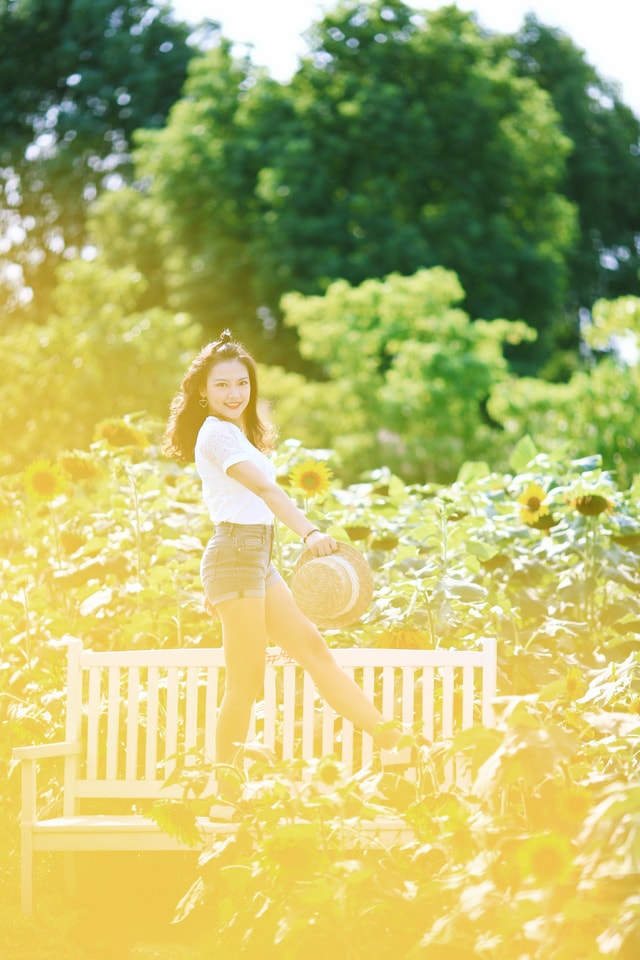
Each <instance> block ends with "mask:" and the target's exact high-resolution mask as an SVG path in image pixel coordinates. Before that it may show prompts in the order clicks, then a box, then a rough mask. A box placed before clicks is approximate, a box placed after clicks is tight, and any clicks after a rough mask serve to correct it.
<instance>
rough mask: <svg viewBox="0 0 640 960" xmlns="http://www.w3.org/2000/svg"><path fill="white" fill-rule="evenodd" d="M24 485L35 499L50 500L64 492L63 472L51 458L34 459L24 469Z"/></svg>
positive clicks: (65, 485)
mask: <svg viewBox="0 0 640 960" xmlns="http://www.w3.org/2000/svg"><path fill="white" fill-rule="evenodd" d="M24 486H25V490H26V491H27V493H28V494H30V496H32V497H34V498H35V499H36V500H45V501H47V502H50V501H51V500H55V499H56V497H59V496H61V495H62V494H63V493H65V492H66V489H67V483H66V480H65V476H64V473H63V472H62V470H61V469H60V467H59V466H58V464H56V463H52V462H51V460H35V461H34V462H33V463H31V464H29V466H28V467H26V468H25V471H24Z"/></svg>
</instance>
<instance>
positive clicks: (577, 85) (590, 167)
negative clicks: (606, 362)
mask: <svg viewBox="0 0 640 960" xmlns="http://www.w3.org/2000/svg"><path fill="white" fill-rule="evenodd" d="M498 48H499V50H501V52H502V53H504V52H505V51H507V50H508V51H509V53H510V55H511V57H512V58H513V60H514V62H515V64H516V68H517V70H518V73H519V74H520V75H521V76H526V77H531V78H532V79H534V80H535V81H536V83H537V84H538V85H539V86H540V87H542V88H543V89H544V90H547V91H548V92H549V94H550V95H551V97H552V99H553V104H554V106H555V108H556V110H557V111H558V113H559V115H560V119H561V126H562V129H563V131H564V133H565V134H566V135H567V136H568V137H569V138H570V139H571V141H572V143H573V149H572V151H571V154H570V156H569V158H568V160H567V173H566V181H565V183H564V185H563V192H564V193H565V195H566V196H567V198H568V199H569V200H571V201H572V202H573V203H574V204H575V205H576V207H577V209H578V211H579V218H580V230H579V233H578V235H577V239H576V243H575V245H574V246H573V248H572V249H571V251H570V253H569V258H568V264H569V270H570V283H569V299H568V303H567V306H568V308H569V309H570V310H573V311H574V312H575V309H576V308H577V307H581V306H582V307H584V306H587V307H590V306H591V305H592V304H593V303H594V302H595V301H596V300H598V299H601V298H606V299H613V298H616V297H619V296H621V295H623V294H638V293H640V269H639V268H640V249H639V243H638V241H639V236H640V119H639V118H638V117H636V116H634V114H633V111H632V110H630V108H629V107H628V106H626V105H625V104H624V103H623V102H622V101H621V99H620V95H619V91H618V89H617V87H616V85H615V83H613V82H611V81H607V80H605V79H603V78H602V77H600V76H599V75H598V73H597V71H596V70H595V69H594V68H593V67H592V66H591V64H590V63H589V62H588V61H587V60H586V59H585V55H584V52H583V51H582V50H580V49H579V48H578V47H576V46H575V44H574V43H573V42H572V41H571V39H570V38H569V37H568V36H566V34H563V33H562V32H561V31H560V30H557V29H554V28H552V27H547V26H545V25H544V24H542V23H540V21H539V20H537V19H536V17H535V16H533V15H529V16H528V17H527V18H526V19H525V22H524V25H523V26H522V28H521V29H520V30H519V31H518V32H517V33H516V34H515V36H513V37H505V38H503V39H502V40H498ZM573 343H575V338H574V340H573Z"/></svg>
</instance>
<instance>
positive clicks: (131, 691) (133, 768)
mask: <svg viewBox="0 0 640 960" xmlns="http://www.w3.org/2000/svg"><path fill="white" fill-rule="evenodd" d="M127 701H128V711H127V747H126V757H127V759H126V763H125V777H126V778H127V780H135V779H136V774H137V771H138V735H139V724H140V717H139V708H140V667H137V666H136V667H131V668H130V670H129V680H128V684H127Z"/></svg>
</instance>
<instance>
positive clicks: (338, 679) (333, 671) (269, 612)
mask: <svg viewBox="0 0 640 960" xmlns="http://www.w3.org/2000/svg"><path fill="white" fill-rule="evenodd" d="M266 625H267V636H268V638H269V640H270V641H271V642H273V643H276V644H278V646H280V647H282V649H283V650H286V652H287V653H288V654H289V655H290V656H292V657H293V658H294V659H295V660H296V661H297V662H298V663H299V664H300V666H301V667H303V668H304V669H305V670H306V671H307V672H308V673H309V674H310V676H311V678H312V680H313V681H314V683H315V685H316V686H317V688H318V691H319V693H320V695H321V696H322V697H323V698H324V699H325V700H326V701H327V703H328V704H329V705H330V706H331V707H333V709H334V710H335V711H336V712H337V713H339V714H340V715H341V716H343V717H345V718H346V719H347V720H350V721H351V722H352V723H354V724H355V725H356V726H358V727H360V729H361V730H364V731H365V732H366V733H369V734H371V735H372V736H375V739H376V742H377V743H378V744H379V745H380V746H381V747H386V748H391V747H393V746H395V744H396V742H397V740H398V739H399V733H398V731H397V730H394V729H391V730H384V731H379V730H377V729H376V728H377V726H378V724H380V723H383V722H384V720H385V718H384V717H383V716H382V714H381V713H380V711H379V710H377V709H376V707H375V706H374V705H373V703H372V702H371V701H370V700H369V698H368V697H367V696H366V695H365V694H364V693H363V691H362V690H361V688H360V687H359V686H358V684H357V683H356V682H355V680H352V679H351V677H349V676H348V675H347V674H346V673H345V672H344V670H342V668H341V667H340V666H339V664H338V663H336V660H335V658H334V656H333V654H332V653H331V651H330V649H329V648H328V646H327V644H326V643H325V641H324V639H323V638H322V636H321V634H320V632H319V630H318V628H317V627H316V626H315V624H313V623H311V621H310V620H308V619H307V617H306V616H305V615H304V614H303V613H302V611H301V610H300V609H299V607H298V606H297V604H296V602H295V600H294V599H293V596H292V594H291V591H290V590H289V588H288V587H287V585H286V584H285V583H283V582H282V581H280V582H278V583H276V584H274V585H273V586H272V587H270V588H269V589H268V590H267V597H266ZM387 719H392V718H387Z"/></svg>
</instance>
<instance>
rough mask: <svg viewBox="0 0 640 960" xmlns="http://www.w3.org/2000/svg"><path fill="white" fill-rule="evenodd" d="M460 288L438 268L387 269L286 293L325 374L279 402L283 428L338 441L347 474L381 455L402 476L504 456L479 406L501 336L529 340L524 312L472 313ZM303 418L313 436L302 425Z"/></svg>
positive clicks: (448, 474) (450, 472)
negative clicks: (492, 316)
mask: <svg viewBox="0 0 640 960" xmlns="http://www.w3.org/2000/svg"><path fill="white" fill-rule="evenodd" d="M463 299H464V291H463V289H462V287H461V286H460V283H459V281H458V279H457V277H456V276H455V274H453V273H452V272H451V271H447V270H444V269H443V268H442V267H434V268H433V269H431V270H421V271H418V272H417V273H416V274H414V275H413V276H411V277H403V276H400V275H399V274H391V275H389V276H387V277H385V278H384V279H383V280H366V281H364V283H362V284H360V285H359V286H351V285H350V284H348V283H347V282H346V281H344V280H339V281H336V282H335V283H333V284H331V285H330V286H329V288H328V290H327V292H326V294H325V295H324V296H309V297H304V296H302V295H301V294H298V293H290V294H287V295H286V296H285V297H284V299H283V308H284V318H285V323H287V324H288V325H290V326H293V327H295V328H296V330H297V332H298V335H299V338H300V351H301V353H302V356H303V357H305V358H306V359H307V360H309V361H312V362H313V363H314V365H316V367H317V368H319V369H320V370H321V372H322V374H323V375H324V377H325V378H326V380H327V382H326V383H320V384H318V383H310V384H308V386H307V387H306V388H305V387H303V388H302V389H300V388H299V389H298V391H297V392H296V395H295V405H293V404H291V403H290V404H289V405H288V406H286V405H283V403H282V400H281V401H280V403H278V404H276V408H275V416H276V419H277V420H278V422H282V420H283V419H284V418H285V417H286V418H287V423H286V428H287V430H286V432H287V433H293V434H294V435H295V436H301V437H302V439H303V440H304V441H306V442H311V443H312V444H313V445H314V446H318V445H326V446H330V447H333V448H334V449H335V450H336V451H337V453H338V454H339V456H340V458H341V460H342V462H343V464H344V466H345V470H346V472H347V474H348V475H350V476H358V475H359V474H360V473H361V472H362V471H363V470H365V469H373V468H374V467H376V466H379V465H380V464H386V465H388V466H390V467H391V468H392V469H394V470H396V471H397V472H399V473H400V474H401V475H402V477H403V478H404V479H407V480H413V481H420V482H423V483H424V482H426V481H427V480H437V481H440V482H447V481H450V480H452V479H453V478H455V476H456V475H457V473H458V470H459V468H460V466H461V464H462V463H463V462H464V461H465V460H469V459H482V460H484V459H487V457H488V452H489V451H491V459H492V462H495V460H496V459H497V458H498V456H499V451H500V447H501V434H500V433H499V432H497V431H496V430H495V429H494V427H495V426H496V425H492V424H491V422H490V421H489V419H488V417H487V416H486V412H485V404H486V401H487V399H488V397H489V395H490V392H491V390H492V389H493V387H494V385H495V384H497V383H499V382H500V381H501V380H503V379H506V378H508V376H509V368H508V364H507V362H506V360H505V359H504V356H503V347H504V344H506V343H510V344H517V343H520V342H522V341H523V340H527V341H532V340H533V339H534V338H535V332H534V331H533V330H532V329H531V328H530V327H527V326H526V325H525V324H524V323H522V322H510V321H507V320H494V321H491V322H489V321H483V320H476V321H472V320H471V319H470V317H469V316H468V314H466V313H465V312H464V311H463V310H462V309H460V307H459V304H460V302H461V301H462V300H463ZM309 422H310V423H311V425H312V431H313V437H309V436H308V430H309Z"/></svg>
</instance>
